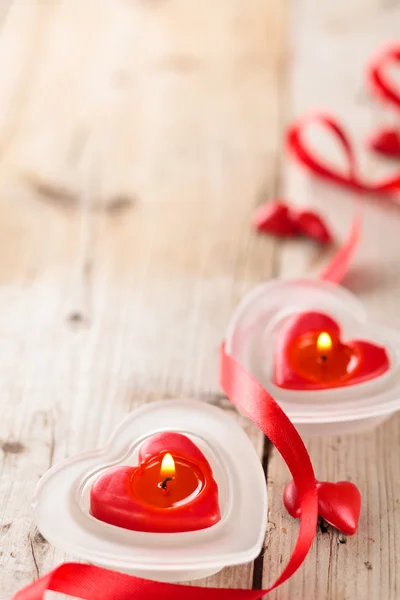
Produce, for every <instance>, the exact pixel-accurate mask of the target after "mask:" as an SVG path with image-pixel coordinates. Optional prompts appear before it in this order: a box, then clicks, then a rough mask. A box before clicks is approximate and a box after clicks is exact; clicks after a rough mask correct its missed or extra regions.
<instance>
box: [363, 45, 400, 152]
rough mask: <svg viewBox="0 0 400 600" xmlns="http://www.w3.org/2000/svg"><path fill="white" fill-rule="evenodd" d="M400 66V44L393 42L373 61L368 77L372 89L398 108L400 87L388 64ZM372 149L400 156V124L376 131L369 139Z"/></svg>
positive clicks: (399, 105)
mask: <svg viewBox="0 0 400 600" xmlns="http://www.w3.org/2000/svg"><path fill="white" fill-rule="evenodd" d="M395 63H398V65H399V66H400V44H398V43H397V44H391V45H390V46H386V47H385V48H384V49H383V51H382V50H381V51H380V52H379V53H378V54H377V55H376V56H375V57H374V58H373V59H372V61H371V63H370V65H369V69H368V79H369V82H370V85H371V87H372V91H373V92H375V93H376V94H377V95H378V96H379V97H381V98H382V99H383V100H384V101H385V102H387V103H388V104H391V105H392V107H394V108H395V109H396V110H399V109H400V89H399V88H396V86H395V84H394V83H393V82H391V81H390V79H389V77H388V73H387V71H388V66H390V64H395ZM368 146H369V147H370V148H371V150H374V151H375V152H379V154H383V155H385V156H388V157H392V158H400V126H399V127H397V128H393V127H385V128H383V129H380V130H378V131H376V132H375V133H374V134H373V135H372V136H371V137H370V139H369V140H368Z"/></svg>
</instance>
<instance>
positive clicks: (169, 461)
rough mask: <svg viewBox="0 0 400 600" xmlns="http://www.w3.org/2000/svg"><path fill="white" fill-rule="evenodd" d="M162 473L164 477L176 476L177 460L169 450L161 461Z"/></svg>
mask: <svg viewBox="0 0 400 600" xmlns="http://www.w3.org/2000/svg"><path fill="white" fill-rule="evenodd" d="M160 474H161V476H162V477H175V461H174V459H173V457H172V455H171V454H170V453H169V452H167V453H166V454H164V457H163V459H162V461H161V469H160Z"/></svg>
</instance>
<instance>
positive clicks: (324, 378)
mask: <svg viewBox="0 0 400 600" xmlns="http://www.w3.org/2000/svg"><path fill="white" fill-rule="evenodd" d="M389 367H390V362H389V357H388V354H387V352H386V350H385V348H383V347H381V346H377V345H376V344H374V343H372V342H368V341H363V340H352V341H348V342H346V343H344V342H342V341H341V339H340V327H339V325H338V324H337V323H336V321H334V320H333V319H332V318H331V317H329V316H328V315H325V314H323V313H317V312H306V313H302V314H300V315H295V316H294V317H292V318H291V319H289V321H288V323H287V324H286V326H285V327H284V329H283V331H281V334H280V336H279V339H278V343H277V346H276V351H275V355H274V383H275V384H276V385H278V386H279V387H282V388H287V389H293V390H307V389H310V390H320V389H326V388H334V387H341V386H348V385H354V384H356V383H362V382H364V381H368V380H370V379H374V378H375V377H378V376H379V375H382V374H383V373H385V372H386V371H387V370H388V369H389Z"/></svg>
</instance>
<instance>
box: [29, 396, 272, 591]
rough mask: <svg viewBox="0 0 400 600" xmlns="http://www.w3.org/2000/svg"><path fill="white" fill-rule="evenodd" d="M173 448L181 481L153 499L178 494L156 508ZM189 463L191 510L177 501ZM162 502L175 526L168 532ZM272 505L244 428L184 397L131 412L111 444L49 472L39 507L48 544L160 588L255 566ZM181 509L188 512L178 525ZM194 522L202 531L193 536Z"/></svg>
mask: <svg viewBox="0 0 400 600" xmlns="http://www.w3.org/2000/svg"><path fill="white" fill-rule="evenodd" d="M167 449H168V450H170V452H171V455H172V456H173V457H174V459H175V462H176V482H175V481H173V474H171V477H169V476H168V473H166V474H167V476H166V477H162V481H160V482H159V483H160V485H159V489H157V490H156V491H155V492H154V490H153V488H152V487H151V494H153V492H154V493H155V494H160V495H161V494H163V493H166V494H168V493H171V496H170V498H168V497H166V498H161V500H160V498H159V497H158V496H157V497H156V500H155V501H154V498H153V496H150V497H148V496H147V491H146V485H147V484H148V483H149V482H150V485H152V482H153V479H152V478H153V476H155V480H157V477H158V474H159V473H160V471H159V465H158V463H157V461H158V460H159V459H160V457H165V454H166V453H165V450H167ZM167 462H168V461H167ZM154 465H155V467H154ZM188 465H189V467H190V468H192V467H193V469H194V472H195V474H196V477H197V476H198V477H197V478H198V480H199V482H200V483H199V486H198V487H199V489H198V490H197V488H196V490H191V489H188V494H189V497H190V499H191V498H192V496H194V498H195V500H194V503H192V504H190V505H188V512H186V509H185V506H184V502H185V500H183V501H182V498H181V497H180V496H182V495H183V496H185V494H186V492H187V490H186V491H185V489H179V481H178V476H179V475H180V473H182V472H183V471H182V469H184V468H187V467H188ZM147 467H148V469H149V470H148V473H147V474H146V473H145V468H147ZM155 468H156V471H155V470H154V469H155ZM166 468H167V469H168V468H171V467H170V465H169V466H168V465H166ZM142 474H144V475H145V476H144V477H143V479H140V477H141V475H142ZM135 476H137V477H138V478H139V479H138V480H137V481H136V483H135V481H134V477H135ZM171 485H172V487H171V488H169V487H168V486H171ZM174 485H175V486H178V487H175V489H174V488H173V486H174ZM188 485H189V488H190V486H191V481H190V480H189V482H188ZM155 487H158V486H157V483H156V484H155ZM195 487H196V486H194V488H195ZM176 491H178V492H179V493H178V495H177V496H176V495H174V494H175V492H176ZM196 494H198V495H196ZM143 499H144V500H143ZM164 500H165V501H166V502H167V509H166V514H165V519H166V520H168V518H170V525H171V524H172V528H171V527H170V528H168V527H164V526H163V519H162V515H161V513H160V511H162V510H163V508H165V507H164V506H163V505H164ZM182 502H183V504H182ZM196 503H197V504H196ZM170 505H171V506H172V508H171V506H170ZM267 508H268V507H267V490H266V486H265V478H264V472H263V470H262V467H261V463H260V461H259V458H258V456H257V454H256V452H255V450H254V447H253V445H252V443H251V442H250V440H249V439H248V437H247V436H246V434H245V433H244V432H243V430H242V429H241V428H240V427H239V425H238V424H237V423H236V421H235V420H234V419H233V418H232V417H231V416H230V415H227V414H226V413H225V412H224V411H222V410H220V409H218V408H216V407H214V406H210V405H208V404H207V403H205V402H197V401H185V400H166V401H162V402H154V403H151V404H148V405H145V406H143V407H141V408H139V409H138V410H136V411H134V412H132V413H131V414H130V415H129V416H128V417H126V418H125V420H124V421H123V422H122V423H121V424H120V425H119V427H118V428H117V429H116V430H115V432H114V433H113V435H112V437H111V439H110V441H109V443H108V445H107V446H105V447H104V448H102V449H100V450H95V451H92V452H86V453H84V454H80V455H78V456H76V457H72V458H69V459H67V460H65V461H63V462H61V463H59V464H58V465H56V466H54V467H53V468H51V469H50V470H49V471H48V472H47V473H46V474H45V475H44V476H43V477H42V479H41V480H40V482H39V484H38V486H37V488H36V491H35V496H34V500H33V509H34V513H35V518H36V522H37V526H38V528H39V530H40V532H41V533H42V534H43V536H44V537H45V538H46V539H47V540H48V541H49V542H50V543H52V544H54V545H55V546H57V547H58V548H61V549H62V550H64V551H66V552H68V553H71V554H73V555H74V556H77V557H79V558H80V559H83V560H86V561H89V562H91V563H94V564H97V565H99V566H103V567H106V568H110V569H114V570H117V571H122V572H126V573H131V574H134V575H137V576H140V577H144V578H148V579H153V580H156V581H187V580H191V579H198V578H202V577H206V576H208V575H211V574H213V573H216V572H217V571H219V570H220V569H222V568H223V567H225V566H228V565H236V564H241V563H244V562H249V561H251V560H253V559H254V558H255V557H256V556H258V554H259V552H260V550H261V548H262V544H263V541H264V536H265V530H266V520H267ZM176 509H177V510H178V511H179V510H181V511H182V510H183V513H182V514H181V517H182V522H181V523H180V524H179V515H177V512H176ZM135 511H136V512H135ZM171 511H172V512H171ZM174 511H175V512H174ZM190 511H191V512H192V517H193V515H194V518H191V516H190V514H189V513H190ZM194 511H197V512H194ZM133 513H135V514H133ZM177 516H178V519H177ZM177 523H178V524H179V526H178V529H177V528H176V527H177ZM188 523H190V526H188ZM193 523H194V526H195V527H196V526H198V528H197V529H194V530H188V529H192V528H193ZM196 523H197V525H196ZM149 524H150V525H149ZM160 527H161V530H162V532H160ZM136 528H139V529H142V530H136ZM143 529H147V530H145V531H143ZM149 529H150V530H149ZM185 529H186V530H185ZM155 531H157V532H155ZM165 531H175V532H173V533H171V532H167V533H166V532H165Z"/></svg>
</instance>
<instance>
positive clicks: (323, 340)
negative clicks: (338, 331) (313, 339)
mask: <svg viewBox="0 0 400 600" xmlns="http://www.w3.org/2000/svg"><path fill="white" fill-rule="evenodd" d="M317 348H318V350H319V351H320V352H329V350H330V349H331V348H332V338H331V336H330V335H329V333H326V331H323V332H322V333H320V334H319V336H318V339H317Z"/></svg>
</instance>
